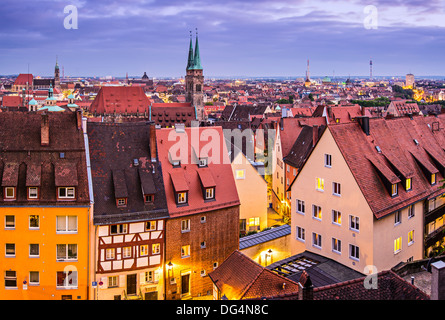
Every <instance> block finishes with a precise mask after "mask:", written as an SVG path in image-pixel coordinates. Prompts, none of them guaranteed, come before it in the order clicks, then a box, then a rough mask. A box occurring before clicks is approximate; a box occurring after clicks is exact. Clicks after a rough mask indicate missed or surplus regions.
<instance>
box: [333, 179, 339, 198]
mask: <svg viewBox="0 0 445 320" xmlns="http://www.w3.org/2000/svg"><path fill="white" fill-rule="evenodd" d="M332 194H333V195H335V196H340V195H341V190H340V183H337V182H333V183H332Z"/></svg>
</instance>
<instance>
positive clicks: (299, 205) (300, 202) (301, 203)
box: [297, 199, 305, 214]
mask: <svg viewBox="0 0 445 320" xmlns="http://www.w3.org/2000/svg"><path fill="white" fill-rule="evenodd" d="M304 210H305V209H304V201H303V200H298V199H297V213H301V214H304Z"/></svg>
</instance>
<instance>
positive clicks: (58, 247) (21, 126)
mask: <svg viewBox="0 0 445 320" xmlns="http://www.w3.org/2000/svg"><path fill="white" fill-rule="evenodd" d="M0 127H1V128H2V130H0V141H1V142H0V145H1V148H0V149H1V150H2V151H1V152H0V181H1V188H0V269H1V277H2V278H3V279H2V280H3V281H2V282H1V285H0V299H3V300H52V299H55V300H60V299H75V300H78V299H79V300H80V299H82V300H83V299H88V294H87V291H88V283H89V281H88V280H89V279H88V233H89V230H88V221H89V214H90V199H89V191H88V179H87V168H86V156H85V147H84V140H83V139H84V138H83V133H82V129H81V114H80V113H70V112H64V113H51V114H36V113H21V112H2V113H1V114H0Z"/></svg>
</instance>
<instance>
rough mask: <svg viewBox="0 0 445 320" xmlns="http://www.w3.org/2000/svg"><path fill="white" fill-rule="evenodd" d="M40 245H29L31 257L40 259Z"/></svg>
mask: <svg viewBox="0 0 445 320" xmlns="http://www.w3.org/2000/svg"><path fill="white" fill-rule="evenodd" d="M39 251H40V250H39V244H38V243H32V244H30V245H29V256H30V257H32V258H38V257H39V254H40V252H39Z"/></svg>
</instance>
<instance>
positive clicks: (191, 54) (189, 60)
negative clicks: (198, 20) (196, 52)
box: [187, 31, 194, 70]
mask: <svg viewBox="0 0 445 320" xmlns="http://www.w3.org/2000/svg"><path fill="white" fill-rule="evenodd" d="M193 63H194V62H193V44H192V32H191V31H190V49H189V59H188V62H187V70H190V69H191V68H192V67H193Z"/></svg>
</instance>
